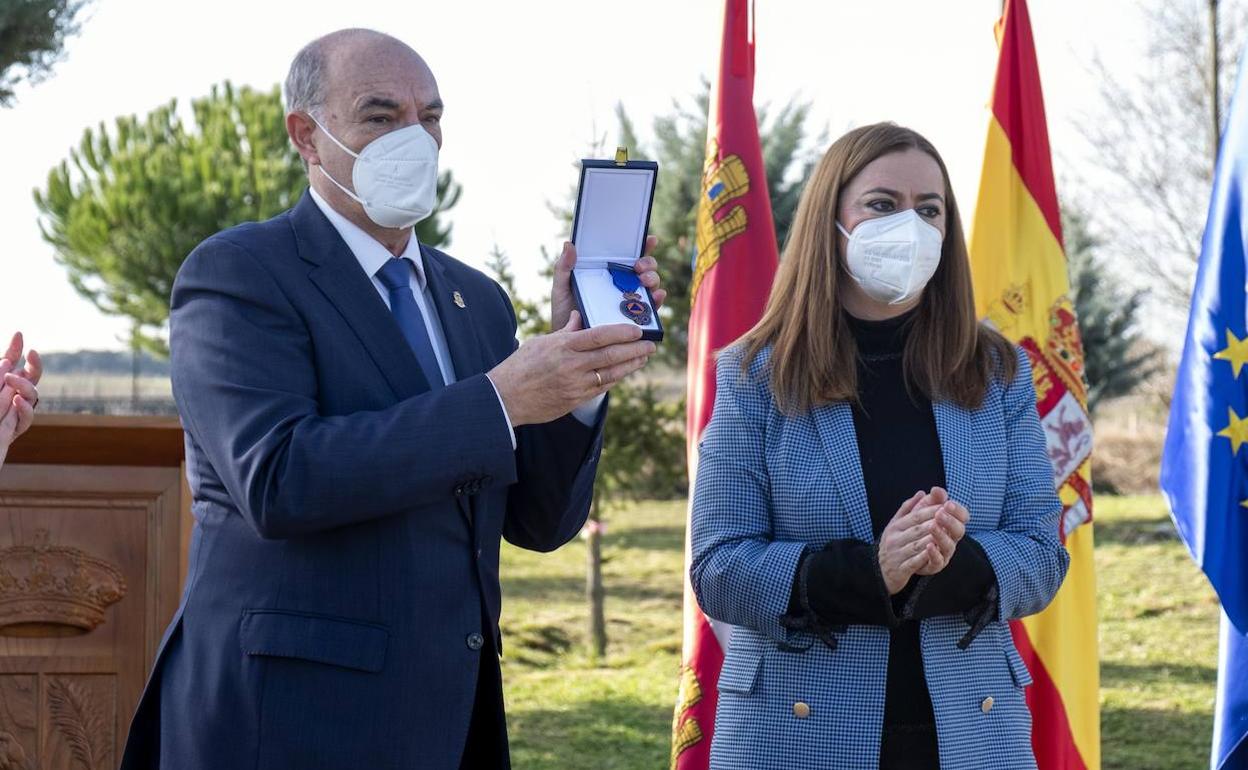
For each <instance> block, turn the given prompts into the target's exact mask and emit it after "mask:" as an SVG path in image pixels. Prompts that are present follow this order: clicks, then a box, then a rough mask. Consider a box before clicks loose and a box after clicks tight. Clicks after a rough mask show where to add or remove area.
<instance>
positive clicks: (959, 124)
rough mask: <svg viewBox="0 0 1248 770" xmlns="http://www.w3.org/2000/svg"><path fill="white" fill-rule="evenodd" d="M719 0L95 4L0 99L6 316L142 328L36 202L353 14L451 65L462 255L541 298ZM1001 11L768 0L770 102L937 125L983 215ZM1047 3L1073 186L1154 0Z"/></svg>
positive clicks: (993, 7) (715, 21) (110, 333)
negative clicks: (98, 136) (589, 163)
mask: <svg viewBox="0 0 1248 770" xmlns="http://www.w3.org/2000/svg"><path fill="white" fill-rule="evenodd" d="M721 8H722V2H721V1H720V0H628V2H622V3H616V2H601V1H599V0H551V1H550V2H543V1H540V0H536V1H534V2H524V3H521V2H510V1H507V2H504V1H503V0H496V1H493V2H487V1H485V0H453V1H452V2H444V3H440V4H434V3H428V2H421V3H396V2H393V0H351V2H340V3H329V2H317V3H306V2H302V3H293V2H276V1H270V0H262V1H261V2H257V1H256V0H250V1H249V2H242V1H241V0H214V1H213V2H187V1H186V0H96V2H95V3H94V4H93V5H92V6H90V10H89V16H88V17H87V18H86V20H85V23H84V24H83V28H82V32H81V34H80V35H78V36H77V37H74V38H72V39H71V40H70V41H69V44H68V47H67V58H66V60H65V61H64V62H62V63H61V64H60V65H58V66H57V68H56V71H55V74H54V75H53V76H52V78H51V79H49V80H47V81H45V82H43V83H40V84H38V85H36V86H35V87H33V88H29V87H26V86H23V87H21V88H20V89H19V91H18V95H17V103H16V105H15V106H14V107H12V108H10V109H0V139H2V140H3V144H2V145H0V146H2V147H3V152H4V161H3V163H2V164H0V167H3V169H4V172H3V174H2V175H0V212H3V220H2V221H3V225H4V228H3V233H4V235H3V241H2V242H0V265H2V266H3V275H4V284H5V286H6V288H7V291H6V292H5V297H4V299H3V300H0V333H5V334H7V331H8V330H10V329H15V328H20V329H21V330H23V331H24V332H26V334H27V337H28V339H29V341H30V343H31V344H32V345H34V346H35V347H38V348H41V349H43V350H47V351H53V350H73V349H78V348H113V349H120V348H122V347H123V345H122V343H121V341H120V340H121V338H122V337H124V335H125V333H126V330H127V328H128V325H127V323H126V322H125V321H124V320H122V319H118V318H113V317H108V316H104V315H102V314H101V313H99V312H98V311H97V310H96V309H95V308H94V307H93V306H92V305H91V304H90V303H89V302H87V301H86V300H83V299H81V298H79V297H78V295H77V294H75V293H74V291H73V289H72V288H71V287H70V286H69V283H68V282H67V280H66V278H65V272H64V270H63V269H62V268H60V267H59V266H57V265H56V264H55V262H54V261H53V258H52V250H51V247H49V246H48V245H46V244H45V243H44V242H43V241H42V239H41V237H40V235H39V228H38V220H37V211H36V209H35V205H34V203H33V200H32V198H31V191H32V189H34V188H36V187H40V186H42V185H43V184H44V183H45V181H46V177H47V172H48V170H49V169H50V168H52V167H53V166H54V165H56V164H57V163H59V162H60V161H61V160H62V159H63V158H65V157H66V155H67V152H68V150H69V148H70V147H72V146H74V145H75V144H76V143H77V141H78V140H79V138H80V137H81V135H82V131H83V129H84V128H85V127H87V126H92V125H96V124H98V123H99V122H101V121H104V122H106V123H107V124H109V125H111V124H112V120H113V118H114V117H116V116H118V115H122V114H130V113H138V114H140V115H142V114H145V113H146V112H147V111H148V110H150V109H152V108H154V107H156V106H159V105H161V104H163V103H165V102H166V101H168V100H169V99H170V98H172V97H177V98H178V100H179V102H180V103H181V104H186V103H187V102H189V100H190V99H192V98H195V97H198V96H202V95H204V94H206V93H207V92H208V91H209V89H210V88H211V86H212V85H213V84H215V83H219V82H220V81H222V80H225V79H229V80H232V81H233V82H234V83H235V84H236V85H244V84H246V85H252V86H256V87H265V88H267V87H270V86H272V85H273V84H274V83H277V82H279V81H281V80H282V79H283V78H284V77H285V74H286V69H287V66H288V65H289V62H290V59H291V57H292V56H293V55H294V53H295V52H296V51H297V50H298V49H299V48H300V47H301V46H302V45H303V44H304V43H306V42H307V41H309V40H311V39H313V38H314V37H316V36H318V35H320V34H323V33H325V32H329V31H332V30H334V29H338V28H341V27H348V26H364V27H371V28H374V29H378V30H381V31H384V32H388V33H390V34H393V35H395V36H397V37H399V38H401V39H403V40H405V41H406V42H408V43H409V44H411V45H412V46H413V47H414V48H416V50H418V51H420V52H421V54H422V55H424V57H425V58H426V59H427V60H428V62H429V63H430V65H431V66H432V67H433V70H434V73H435V75H436V76H437V78H438V81H439V85H440V88H441V92H442V97H443V99H444V100H445V102H446V105H447V109H446V114H445V118H444V121H443V132H444V137H445V144H444V147H443V151H442V156H441V161H442V167H443V168H448V169H451V170H452V171H453V172H454V174H455V176H456V178H457V179H458V181H459V182H460V183H461V184H462V185H463V187H464V195H463V198H462V199H461V201H460V203H459V205H458V206H457V207H456V208H455V209H454V210H453V211H452V213H451V221H452V222H453V223H454V233H453V240H452V243H451V245H450V247H449V249H448V250H449V251H450V253H452V254H453V255H455V256H457V257H459V258H460V259H463V260H464V261H466V262H469V263H471V264H476V265H481V264H482V263H483V262H484V259H485V257H486V255H487V253H488V251H489V249H490V248H491V246H492V245H493V244H495V243H497V244H498V245H499V246H501V247H502V248H503V249H504V250H505V251H506V252H507V253H508V254H509V255H510V256H511V257H512V260H513V264H514V266H515V269H516V272H517V273H518V274H519V275H520V279H521V286H522V289H524V290H527V291H528V292H530V293H536V292H537V291H539V290H540V288H541V286H540V284H539V283H538V279H537V278H536V272H537V270H538V268H539V266H540V256H539V249H540V247H541V246H543V245H546V246H551V247H553V246H556V245H557V244H558V243H559V242H560V241H561V240H562V239H563V238H564V237H566V233H563V232H561V231H560V225H559V223H558V222H557V221H556V220H555V218H554V217H553V216H552V215H551V214H550V212H549V211H548V209H547V203H548V202H552V201H560V202H561V201H563V200H564V199H565V198H566V196H567V194H568V192H569V190H570V189H571V188H572V187H573V186H574V184H575V181H576V172H575V168H574V165H573V164H574V163H575V161H576V160H577V159H578V158H580V157H582V155H583V154H584V152H585V150H586V148H587V147H588V146H589V145H590V143H591V141H592V140H593V139H594V138H595V136H602V135H604V134H605V135H606V137H607V142H608V144H609V145H613V143H614V141H615V138H616V137H615V120H614V117H613V110H614V106H615V104H616V102H622V103H623V104H624V105H625V106H626V108H627V109H628V111H629V113H630V114H631V115H632V117H633V118H634V120H635V122H636V123H637V126H638V128H639V129H640V131H641V134H642V137H641V138H642V140H643V141H644V140H645V139H647V138H648V136H649V131H648V127H649V125H650V122H651V120H652V119H653V118H654V116H656V115H659V114H664V113H666V112H668V111H669V110H670V108H671V105H672V102H673V100H682V101H687V98H688V97H689V95H690V94H692V93H693V92H695V91H696V90H697V89H698V83H699V78H700V77H702V76H710V75H712V74H713V72H714V71H715V68H716V64H717V57H718V49H719V35H720V28H719V24H720V12H721V11H720V9H721ZM999 8H1000V1H999V0H956V1H955V2H938V3H934V2H930V0H928V1H927V2H919V1H918V0H899V1H897V2H889V3H873V2H857V3H843V2H825V1H824V0H757V35H758V51H757V69H758V74H757V82H756V93H755V103H756V104H757V105H759V106H762V105H766V104H771V105H775V106H777V107H779V106H781V105H783V104H785V103H786V102H787V101H789V99H791V98H793V97H797V98H800V99H802V100H806V101H810V102H811V103H812V115H811V118H812V119H811V123H810V127H811V129H812V133H813V134H816V135H817V134H818V133H819V130H820V129H823V128H825V127H826V129H827V131H828V134H829V136H830V137H832V138H835V137H836V136H837V135H839V134H840V133H841V132H842V131H844V130H845V129H847V128H849V127H852V126H855V125H862V124H864V123H869V122H874V121H877V120H895V121H897V122H899V123H902V124H904V125H909V126H911V127H913V128H915V129H918V130H919V131H921V132H922V133H924V134H926V135H927V136H928V138H929V139H931V140H932V141H933V142H934V143H935V144H936V146H937V148H939V149H940V150H941V152H942V154H943V155H944V156H945V160H946V162H947V164H948V165H949V168H950V173H951V175H952V177H953V183H954V191H955V194H956V195H957V196H958V198H959V199H960V201H961V205H962V208H963V210H964V211H966V212H967V214H966V216H968V217H969V216H971V213H970V212H971V209H972V208H973V206H974V201H975V194H976V190H977V188H978V183H979V172H980V163H981V159H982V152H983V142H984V135H985V128H986V125H987V123H986V121H987V112H986V104H987V99H988V96H989V91H990V88H991V85H992V77H993V72H994V68H995V64H996V45H995V42H994V39H993V34H992V26H993V22H994V21H995V19H996V16H997V13H998V11H999ZM1030 10H1031V15H1032V22H1033V26H1034V30H1035V35H1036V45H1037V49H1038V53H1039V59H1040V71H1041V78H1042V80H1043V86H1044V91H1045V98H1046V102H1047V108H1048V117H1049V130H1050V134H1051V137H1052V144H1053V147H1054V152H1055V153H1056V156H1057V157H1055V166H1056V170H1057V173H1058V180H1059V181H1058V184H1059V194H1061V185H1062V178H1063V175H1064V172H1065V171H1066V170H1068V169H1069V168H1070V167H1071V166H1072V165H1073V164H1076V163H1080V162H1085V161H1086V158H1087V154H1086V150H1085V149H1084V147H1083V144H1082V141H1081V140H1080V138H1079V135H1078V132H1077V131H1076V130H1075V128H1074V125H1075V121H1076V120H1078V119H1079V117H1080V116H1081V115H1087V114H1088V113H1089V112H1092V111H1095V110H1096V109H1097V105H1096V101H1095V97H1096V83H1095V81H1094V79H1093V78H1092V77H1091V76H1090V75H1089V72H1088V64H1089V62H1090V61H1091V60H1092V57H1093V55H1094V54H1099V55H1100V56H1101V57H1102V58H1103V59H1104V60H1105V61H1106V63H1107V64H1108V65H1109V66H1110V67H1111V68H1113V69H1114V70H1116V71H1118V72H1120V73H1124V74H1125V70H1127V69H1129V68H1131V67H1135V66H1138V65H1139V63H1140V62H1141V61H1142V53H1141V50H1142V43H1141V40H1140V30H1139V12H1138V10H1137V7H1136V4H1135V2H1133V1H1132V0H1098V1H1097V2H1086V0H1084V1H1082V2H1079V1H1077V0H1032V2H1031V4H1030ZM818 149H820V150H822V149H823V148H822V147H820V148H818ZM964 224H965V225H967V226H968V227H969V224H970V222H969V221H967V222H965V223H964Z"/></svg>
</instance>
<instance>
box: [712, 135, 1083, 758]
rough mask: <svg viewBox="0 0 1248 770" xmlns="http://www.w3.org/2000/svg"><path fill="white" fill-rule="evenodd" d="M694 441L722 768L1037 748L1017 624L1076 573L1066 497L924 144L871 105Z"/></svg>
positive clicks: (724, 358)
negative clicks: (869, 118) (719, 650)
mask: <svg viewBox="0 0 1248 770" xmlns="http://www.w3.org/2000/svg"><path fill="white" fill-rule="evenodd" d="M699 458H700V459H699V467H698V473H697V487H696V489H695V491H694V502H693V524H692V550H693V554H692V556H693V558H692V561H691V568H690V577H691V580H692V583H693V588H694V591H695V592H696V593H697V596H698V601H699V603H700V604H701V606H702V609H703V610H704V611H705V612H706V614H707V615H709V616H710V617H711V618H713V619H715V620H716V621H720V622H723V623H726V624H731V625H733V626H735V628H734V629H733V632H732V641H731V643H730V644H729V646H728V651H727V655H726V659H725V661H724V665H723V668H722V670H721V672H720V677H719V683H718V689H719V702H718V711H717V715H716V721H715V730H714V738H713V742H712V748H711V766H712V767H713V768H724V769H728V768H732V769H734V770H737V769H740V770H763V769H764V768H785V769H786V770H797V769H798V768H820V769H821V770H822V769H829V770H856V769H857V768H870V769H872V770H874V768H885V769H888V770H900V769H901V768H924V769H927V768H944V770H958V769H963V768H965V769H966V770H993V769H999V770H1016V769H1017V768H1034V767H1035V759H1034V757H1033V755H1032V751H1031V744H1030V730H1031V720H1030V716H1029V712H1028V710H1027V705H1026V703H1025V700H1024V688H1026V686H1027V685H1028V684H1030V682H1031V676H1030V674H1029V673H1028V671H1027V668H1026V666H1025V665H1024V663H1023V661H1022V659H1021V658H1020V657H1019V654H1018V651H1017V650H1016V649H1015V647H1014V643H1013V641H1012V639H1011V636H1010V631H1009V628H1008V625H1007V621H1008V620H1010V619H1012V618H1020V617H1023V616H1025V615H1030V614H1033V613H1036V612H1039V611H1040V610H1041V609H1043V608H1044V607H1045V606H1046V605H1047V604H1048V603H1049V601H1050V600H1051V599H1052V598H1053V595H1054V594H1055V593H1056V592H1057V589H1058V587H1059V586H1060V585H1061V582H1062V579H1063V578H1064V577H1065V574H1066V568H1067V564H1068V562H1069V558H1068V556H1067V553H1066V550H1065V548H1064V547H1063V546H1062V544H1061V542H1060V540H1059V538H1058V516H1059V512H1060V503H1059V501H1058V498H1057V494H1056V492H1055V491H1054V487H1053V481H1052V472H1051V470H1050V466H1049V460H1048V457H1047V455H1046V453H1045V441H1044V436H1043V434H1042V431H1041V427H1040V423H1039V419H1038V417H1037V415H1036V409H1035V392H1034V389H1033V385H1032V378H1031V368H1030V365H1029V362H1028V359H1027V357H1026V354H1025V353H1022V352H1021V351H1018V350H1016V349H1015V347H1014V346H1013V345H1011V344H1010V343H1009V342H1008V341H1006V340H1005V338H1004V337H1002V336H1001V335H1000V334H998V333H997V332H995V331H993V330H992V329H990V328H988V327H987V326H984V325H982V324H980V323H978V322H977V320H976V317H975V304H974V299H973V296H972V291H971V277H970V265H969V262H968V258H967V251H966V244H965V241H964V239H963V236H962V228H961V224H960V222H959V220H958V209H957V205H956V203H955V201H954V197H953V190H952V189H951V187H950V185H949V175H948V173H947V171H946V169H945V166H944V162H943V161H942V160H941V158H940V155H939V154H938V153H937V152H936V149H935V148H934V147H932V145H931V144H930V143H929V142H928V141H927V140H926V139H924V138H923V137H921V136H919V135H918V134H917V133H915V132H913V131H910V130H908V129H905V128H901V127H898V126H896V125H893V124H877V125H872V126H866V127H864V128H860V129H857V130H855V131H851V132H850V133H848V134H846V135H845V136H843V137H841V138H840V139H839V140H838V141H837V142H836V143H835V144H833V145H832V147H831V148H830V149H829V150H828V151H827V153H826V154H825V155H824V157H823V159H822V161H821V162H820V164H819V166H818V168H817V169H816V170H815V172H814V174H813V175H812V177H811V179H810V182H809V183H808V184H807V186H806V189H805V191H804V193H803V195H802V201H801V204H800V206H799V208H798V212H797V217H796V219H795V221H794V223H793V227H792V230H791V232H790V235H789V240H788V243H787V244H786V246H785V252H784V258H783V260H782V261H781V265H780V271H779V273H778V275H777V276H776V281H775V285H774V286H773V288H772V293H771V298H770V301H769V302H768V306H767V310H766V312H765V314H764V316H763V319H762V320H761V321H760V322H759V324H758V325H757V326H756V327H755V328H754V329H753V330H751V331H750V332H749V333H748V334H746V335H745V337H743V338H742V339H741V340H740V341H738V343H736V344H735V345H733V346H732V347H730V348H728V349H727V350H726V351H724V352H723V354H722V355H721V357H720V359H719V366H718V379H717V392H716V399H715V411H714V415H713V417H712V418H711V421H710V424H709V425H708V426H707V429H706V432H705V433H704V435H703V439H702V443H701V451H700V454H699Z"/></svg>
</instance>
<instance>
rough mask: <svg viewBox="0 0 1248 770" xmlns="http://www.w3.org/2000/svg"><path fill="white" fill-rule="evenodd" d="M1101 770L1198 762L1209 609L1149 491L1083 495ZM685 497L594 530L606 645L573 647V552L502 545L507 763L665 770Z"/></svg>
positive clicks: (1205, 706) (1207, 702) (1206, 728)
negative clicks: (1090, 558) (1091, 565)
mask: <svg viewBox="0 0 1248 770" xmlns="http://www.w3.org/2000/svg"><path fill="white" fill-rule="evenodd" d="M1097 516H1098V523H1097V535H1096V564H1097V570H1098V583H1099V609H1100V629H1101V677H1102V690H1101V714H1102V732H1103V753H1104V756H1103V759H1104V761H1103V767H1104V768H1105V770H1184V769H1186V768H1191V769H1192V770H1199V769H1203V768H1205V767H1207V766H1208V764H1209V761H1208V756H1209V740H1210V738H1209V736H1210V730H1211V728H1212V706H1213V690H1214V681H1215V676H1216V671H1215V666H1216V662H1217V630H1218V614H1217V613H1218V610H1217V604H1216V602H1215V600H1214V597H1213V592H1212V591H1211V590H1210V589H1209V586H1208V584H1207V583H1206V582H1205V580H1204V577H1203V576H1202V575H1201V574H1200V573H1199V571H1198V570H1197V569H1196V567H1195V566H1194V565H1193V564H1192V562H1191V560H1190V559H1189V558H1188V556H1187V553H1186V551H1185V550H1184V548H1183V546H1182V544H1181V543H1180V542H1179V541H1178V540H1177V539H1176V538H1175V536H1174V530H1173V528H1172V527H1171V525H1170V522H1169V519H1168V518H1167V517H1166V515H1165V512H1164V508H1163V506H1162V503H1161V500H1160V498H1158V497H1157V496H1141V497H1120V498H1114V497H1105V496H1102V497H1100V498H1098V499H1097ZM684 517H685V503H684V502H683V501H679V502H664V503H641V504H637V505H635V506H632V507H630V508H628V509H627V510H623V511H620V512H618V513H615V514H613V515H612V516H611V517H610V523H609V529H608V533H607V535H606V537H605V539H604V548H603V553H604V556H605V558H606V565H605V568H604V569H605V575H606V585H607V618H608V628H609V633H610V647H609V650H608V654H607V658H606V660H605V661H603V662H602V663H601V664H595V663H593V662H592V661H590V660H589V659H588V658H587V656H586V655H585V652H584V641H585V638H586V630H585V625H586V611H585V602H584V589H585V582H584V581H585V546H584V544H583V543H581V542H579V541H578V542H576V543H573V544H571V545H568V546H566V547H564V548H563V549H561V550H559V551H557V552H555V553H553V554H545V555H543V554H535V553H529V552H525V551H520V550H518V549H514V548H511V547H506V548H505V549H504V552H503V565H502V574H503V594H504V609H503V627H504V634H505V642H504V646H505V650H504V652H505V655H504V658H503V676H504V679H505V681H506V690H507V705H508V714H509V724H510V728H511V735H512V741H513V758H514V760H515V766H516V767H517V768H542V769H543V770H546V769H551V770H555V769H561V768H566V769H567V770H574V769H575V770H582V769H583V768H588V767H592V768H602V769H603V770H625V769H628V770H632V769H634V768H635V769H636V770H655V768H664V767H667V763H668V740H669V731H670V729H671V720H672V705H673V702H674V700H675V697H676V676H677V671H678V668H679V658H680V635H681V614H680V613H681V586H682V583H681V571H682V569H683V566H682V562H683V547H684V546H683V543H684Z"/></svg>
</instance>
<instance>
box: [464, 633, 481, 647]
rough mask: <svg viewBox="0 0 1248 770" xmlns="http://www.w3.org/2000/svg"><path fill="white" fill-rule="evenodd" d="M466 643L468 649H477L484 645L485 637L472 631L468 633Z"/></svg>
mask: <svg viewBox="0 0 1248 770" xmlns="http://www.w3.org/2000/svg"><path fill="white" fill-rule="evenodd" d="M467 644H468V649H470V650H479V649H481V648H482V647H483V646H485V637H484V636H482V635H481V634H478V633H477V632H476V631H473V632H472V633H471V634H468V639H467Z"/></svg>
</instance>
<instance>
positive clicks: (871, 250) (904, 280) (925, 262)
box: [836, 209, 944, 305]
mask: <svg viewBox="0 0 1248 770" xmlns="http://www.w3.org/2000/svg"><path fill="white" fill-rule="evenodd" d="M836 227H837V229H839V230H840V231H841V233H842V234H844V236H845V237H846V238H848V239H849V248H848V249H847V250H846V254H845V267H846V269H847V270H848V271H849V275H850V277H851V278H853V279H854V282H855V283H857V284H858V285H859V286H861V287H862V290H863V291H864V292H866V293H867V296H869V297H871V298H872V299H874V300H876V301H877V302H887V303H888V304H890V305H901V304H904V303H906V302H907V301H909V300H911V299H913V298H915V297H917V296H918V295H919V293H920V292H922V291H923V287H925V286H927V282H928V281H930V280H932V276H933V275H935V274H936V268H937V266H939V265H940V247H941V244H942V243H943V242H944V236H942V235H941V234H940V231H939V230H937V229H936V228H935V227H933V226H932V225H931V224H930V223H929V222H925V221H924V220H923V218H922V217H920V216H919V214H918V212H916V211H915V210H914V209H906V210H905V211H898V212H897V213H895V214H889V215H888V216H886V217H876V218H874V219H865V220H863V221H861V222H859V223H858V225H857V226H856V227H854V232H853V233H852V234H851V233H850V232H849V231H848V230H846V229H845V228H844V227H842V226H841V223H840V222H837V223H836Z"/></svg>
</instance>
